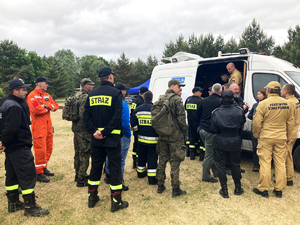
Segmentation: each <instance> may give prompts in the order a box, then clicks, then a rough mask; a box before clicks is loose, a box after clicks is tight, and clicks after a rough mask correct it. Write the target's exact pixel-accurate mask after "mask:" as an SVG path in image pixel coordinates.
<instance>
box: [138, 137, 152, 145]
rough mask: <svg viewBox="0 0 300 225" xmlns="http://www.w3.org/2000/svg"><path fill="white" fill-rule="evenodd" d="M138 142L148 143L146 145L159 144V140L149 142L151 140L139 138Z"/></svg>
mask: <svg viewBox="0 0 300 225" xmlns="http://www.w3.org/2000/svg"><path fill="white" fill-rule="evenodd" d="M138 141H139V142H142V143H146V144H157V140H155V141H149V140H144V139H141V138H138Z"/></svg>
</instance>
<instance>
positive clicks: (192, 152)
mask: <svg viewBox="0 0 300 225" xmlns="http://www.w3.org/2000/svg"><path fill="white" fill-rule="evenodd" d="M190 160H195V153H194V151H190Z"/></svg>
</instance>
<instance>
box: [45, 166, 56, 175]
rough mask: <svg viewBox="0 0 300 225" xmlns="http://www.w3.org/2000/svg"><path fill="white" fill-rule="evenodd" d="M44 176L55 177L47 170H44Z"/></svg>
mask: <svg viewBox="0 0 300 225" xmlns="http://www.w3.org/2000/svg"><path fill="white" fill-rule="evenodd" d="M44 174H45V176H50V177H53V176H54V173H53V172H50V171H49V170H48V169H47V168H45V169H44Z"/></svg>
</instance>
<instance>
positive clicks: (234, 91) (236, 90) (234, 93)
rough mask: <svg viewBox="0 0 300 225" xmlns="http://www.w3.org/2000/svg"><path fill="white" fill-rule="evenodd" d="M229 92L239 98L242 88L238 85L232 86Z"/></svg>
mask: <svg viewBox="0 0 300 225" xmlns="http://www.w3.org/2000/svg"><path fill="white" fill-rule="evenodd" d="M229 90H230V91H232V93H233V95H234V97H235V98H237V97H239V93H240V87H239V85H237V84H231V85H230V86H229Z"/></svg>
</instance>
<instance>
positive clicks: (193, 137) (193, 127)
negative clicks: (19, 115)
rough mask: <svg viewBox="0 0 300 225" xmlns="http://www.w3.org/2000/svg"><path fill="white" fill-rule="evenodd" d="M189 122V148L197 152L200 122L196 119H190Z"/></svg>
mask: <svg viewBox="0 0 300 225" xmlns="http://www.w3.org/2000/svg"><path fill="white" fill-rule="evenodd" d="M188 124H189V130H188V133H189V141H190V144H189V149H190V151H193V152H194V153H195V151H196V143H197V144H198V140H199V133H198V132H197V128H198V124H197V123H195V121H188Z"/></svg>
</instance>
